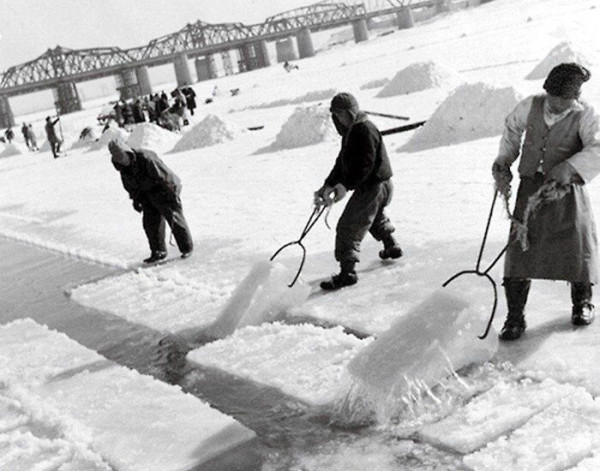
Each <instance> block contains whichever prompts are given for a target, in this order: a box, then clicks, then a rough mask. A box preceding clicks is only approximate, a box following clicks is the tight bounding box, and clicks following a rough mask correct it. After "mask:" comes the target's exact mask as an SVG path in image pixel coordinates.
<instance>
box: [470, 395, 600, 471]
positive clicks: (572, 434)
mask: <svg viewBox="0 0 600 471" xmlns="http://www.w3.org/2000/svg"><path fill="white" fill-rule="evenodd" d="M599 447H600V403H598V401H595V400H594V399H593V398H592V396H591V395H590V394H588V393H587V392H586V391H585V390H583V389H581V388H578V389H577V390H575V391H574V392H573V393H571V394H569V395H567V396H566V397H564V398H563V399H561V400H560V401H558V402H555V403H554V404H552V405H551V406H550V407H548V408H547V409H546V410H544V411H543V412H541V413H539V414H538V415H536V416H534V417H533V418H532V419H531V420H529V421H528V422H527V423H526V424H525V425H524V426H522V427H521V428H518V429H517V430H515V431H514V432H513V433H512V434H511V435H509V436H508V437H501V438H499V439H498V440H496V441H494V442H492V443H490V444H488V445H487V446H486V447H485V448H483V449H481V450H479V451H477V452H475V453H473V454H471V455H467V456H465V458H464V460H463V461H464V463H465V465H467V466H468V467H469V468H470V469H473V470H475V471H496V470H499V469H502V470H518V471H561V470H564V469H567V468H569V467H573V466H575V465H577V463H579V462H580V461H582V460H583V459H584V458H587V457H589V456H590V455H591V454H592V453H593V452H594V451H595V450H598V448H599Z"/></svg>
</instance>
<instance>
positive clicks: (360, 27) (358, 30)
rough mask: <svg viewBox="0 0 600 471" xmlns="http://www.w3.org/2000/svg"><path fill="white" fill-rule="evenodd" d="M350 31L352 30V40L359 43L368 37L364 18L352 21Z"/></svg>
mask: <svg viewBox="0 0 600 471" xmlns="http://www.w3.org/2000/svg"><path fill="white" fill-rule="evenodd" d="M352 31H354V42H357V43H360V42H363V41H367V40H368V39H369V30H368V29H367V21H366V20H356V21H353V22H352Z"/></svg>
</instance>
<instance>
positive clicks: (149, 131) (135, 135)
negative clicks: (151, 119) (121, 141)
mask: <svg viewBox="0 0 600 471" xmlns="http://www.w3.org/2000/svg"><path fill="white" fill-rule="evenodd" d="M178 139H179V136H178V135H177V134H175V133H172V132H171V131H168V130H167V129H165V128H161V127H160V126H158V125H156V124H154V123H140V124H136V125H135V126H134V127H133V131H132V132H131V134H130V136H129V138H128V139H127V144H128V145H129V146H130V147H132V148H134V149H137V148H143V149H151V150H154V151H158V152H161V151H164V150H166V149H170V148H171V147H173V145H175V143H176V142H177V140H178Z"/></svg>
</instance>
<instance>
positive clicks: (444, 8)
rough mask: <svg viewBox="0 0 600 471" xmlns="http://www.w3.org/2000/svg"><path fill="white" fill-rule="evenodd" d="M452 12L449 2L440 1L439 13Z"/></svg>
mask: <svg viewBox="0 0 600 471" xmlns="http://www.w3.org/2000/svg"><path fill="white" fill-rule="evenodd" d="M449 11H450V5H449V4H448V1H447V0H440V1H439V3H438V4H437V13H438V14H440V13H448V12H449Z"/></svg>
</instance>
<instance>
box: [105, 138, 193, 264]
mask: <svg viewBox="0 0 600 471" xmlns="http://www.w3.org/2000/svg"><path fill="white" fill-rule="evenodd" d="M108 149H109V150H110V153H111V155H112V162H113V165H114V166H115V168H116V169H117V170H118V171H119V172H120V173H121V180H122V182H123V186H124V187H125V190H127V193H129V197H130V198H131V199H132V200H133V208H134V209H135V210H136V211H138V212H143V219H142V221H143V225H144V231H145V232H146V237H147V238H148V243H149V245H150V251H151V254H150V257H149V258H147V259H145V260H144V263H154V262H158V261H160V260H162V259H164V258H166V256H167V245H166V243H165V220H166V222H167V223H168V224H169V227H170V228H171V230H172V231H173V236H174V237H175V241H176V242H177V247H179V250H180V252H181V258H187V257H189V256H190V255H191V254H192V250H193V248H194V244H193V241H192V235H191V233H190V230H189V228H188V225H187V222H186V220H185V217H184V215H183V208H182V206H181V200H180V199H179V193H180V192H181V181H180V180H179V177H178V176H177V175H175V174H174V173H173V171H171V170H170V169H169V168H168V167H167V166H166V165H165V164H164V162H163V161H162V160H161V159H160V158H159V157H158V156H157V155H156V153H154V152H152V151H151V150H147V149H132V148H131V147H129V146H128V145H127V144H125V143H124V142H122V141H119V140H114V141H111V142H110V143H109V145H108Z"/></svg>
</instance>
